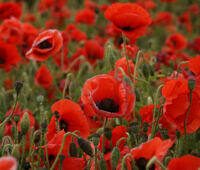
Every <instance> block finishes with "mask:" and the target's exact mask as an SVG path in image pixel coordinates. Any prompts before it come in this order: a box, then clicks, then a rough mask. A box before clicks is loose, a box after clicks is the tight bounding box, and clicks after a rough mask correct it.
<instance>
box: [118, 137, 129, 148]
mask: <svg viewBox="0 0 200 170" xmlns="http://www.w3.org/2000/svg"><path fill="white" fill-rule="evenodd" d="M122 140H125V141H126V140H127V138H125V137H122V138H120V139H119V140H118V141H117V144H116V146H117V147H119V144H120V142H121V141H122Z"/></svg>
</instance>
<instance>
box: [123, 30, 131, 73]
mask: <svg viewBox="0 0 200 170" xmlns="http://www.w3.org/2000/svg"><path fill="white" fill-rule="evenodd" d="M122 38H123V53H124V55H125V57H126V62H127V67H128V74H129V76H130V77H133V76H132V75H131V70H130V66H129V63H128V56H127V54H126V36H125V35H124V34H122Z"/></svg>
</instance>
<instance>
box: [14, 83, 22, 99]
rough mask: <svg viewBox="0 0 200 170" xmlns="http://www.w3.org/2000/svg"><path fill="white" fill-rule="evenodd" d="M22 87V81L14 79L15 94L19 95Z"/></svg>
mask: <svg viewBox="0 0 200 170" xmlns="http://www.w3.org/2000/svg"><path fill="white" fill-rule="evenodd" d="M22 87H23V83H22V82H20V81H16V82H15V91H16V93H17V96H18V95H19V93H20V91H21V89H22Z"/></svg>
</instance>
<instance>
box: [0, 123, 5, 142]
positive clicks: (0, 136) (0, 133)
mask: <svg viewBox="0 0 200 170" xmlns="http://www.w3.org/2000/svg"><path fill="white" fill-rule="evenodd" d="M4 129H5V127H4V126H2V127H1V128H0V143H1V141H2V138H3V137H4V132H5V131H4Z"/></svg>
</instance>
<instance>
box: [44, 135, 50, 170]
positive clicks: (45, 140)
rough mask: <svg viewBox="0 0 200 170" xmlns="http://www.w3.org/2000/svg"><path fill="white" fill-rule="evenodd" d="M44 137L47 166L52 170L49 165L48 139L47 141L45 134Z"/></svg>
mask: <svg viewBox="0 0 200 170" xmlns="http://www.w3.org/2000/svg"><path fill="white" fill-rule="evenodd" d="M42 136H43V138H44V146H45V152H46V166H47V169H49V168H50V164H49V159H48V151H47V139H46V135H45V134H43V135H42Z"/></svg>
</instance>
